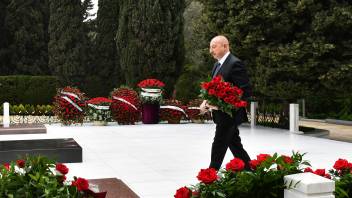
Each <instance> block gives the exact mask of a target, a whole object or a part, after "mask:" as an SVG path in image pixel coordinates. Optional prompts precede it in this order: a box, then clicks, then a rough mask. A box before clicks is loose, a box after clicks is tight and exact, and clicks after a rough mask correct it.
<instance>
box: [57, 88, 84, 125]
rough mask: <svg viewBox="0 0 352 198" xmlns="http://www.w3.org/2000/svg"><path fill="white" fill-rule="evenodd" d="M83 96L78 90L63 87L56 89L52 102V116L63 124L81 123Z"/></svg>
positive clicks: (82, 117) (82, 118)
mask: <svg viewBox="0 0 352 198" xmlns="http://www.w3.org/2000/svg"><path fill="white" fill-rule="evenodd" d="M85 99H86V97H85V95H84V93H82V92H81V91H80V90H79V89H76V88H72V87H64V88H62V89H58V91H57V94H56V96H55V97H54V102H53V105H54V107H53V112H54V115H55V116H57V118H58V119H59V120H60V121H61V122H62V123H63V124H64V125H70V124H75V123H81V124H82V123H83V120H84V107H85V106H86V103H85Z"/></svg>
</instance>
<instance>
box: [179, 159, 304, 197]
mask: <svg viewBox="0 0 352 198" xmlns="http://www.w3.org/2000/svg"><path fill="white" fill-rule="evenodd" d="M303 155H304V154H303ZM303 155H302V154H299V153H295V152H293V154H292V155H291V156H286V155H278V154H276V153H275V154H274V155H268V154H260V155H258V156H257V158H256V159H253V160H252V161H251V162H250V166H251V170H246V166H245V163H244V162H243V161H242V160H241V159H239V158H234V159H232V160H231V161H230V162H228V163H227V164H226V166H225V168H224V169H220V171H218V172H216V170H214V169H211V168H208V169H202V170H201V171H200V172H199V174H198V176H197V178H198V180H199V181H200V182H199V183H198V184H196V185H193V186H191V187H186V188H188V189H189V191H190V192H192V193H191V196H189V197H207V198H215V197H236V198H237V197H238V198H248V197H262V198H272V197H278V198H283V196H284V194H283V193H284V189H285V188H286V187H285V183H284V179H283V177H284V176H285V175H290V174H295V173H301V172H303V169H302V167H303V166H309V165H310V164H309V163H308V162H307V161H305V160H303ZM248 168H249V167H248ZM292 185H294V184H292ZM183 191H185V190H183ZM176 194H177V192H176ZM188 195H189V194H188Z"/></svg>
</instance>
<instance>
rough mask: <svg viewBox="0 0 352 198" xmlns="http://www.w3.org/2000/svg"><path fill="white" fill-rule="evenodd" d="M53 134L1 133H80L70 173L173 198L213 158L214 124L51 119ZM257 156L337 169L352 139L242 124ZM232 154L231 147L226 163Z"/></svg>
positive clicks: (144, 197) (152, 197)
mask: <svg viewBox="0 0 352 198" xmlns="http://www.w3.org/2000/svg"><path fill="white" fill-rule="evenodd" d="M46 126H47V134H32V135H29V134H23V135H1V136H0V140H21V139H49V138H74V139H75V140H76V141H77V142H78V143H79V144H80V145H81V146H82V148H83V163H70V164H67V166H68V167H69V169H70V171H69V174H68V179H70V180H72V177H73V176H80V177H84V178H87V179H95V178H111V177H116V178H119V179H121V180H122V181H124V182H125V183H126V184H127V185H128V186H129V187H130V188H131V189H132V190H133V191H134V192H136V193H137V194H138V195H139V196H140V197H141V198H171V197H173V195H174V193H175V192H176V190H177V189H178V188H180V187H182V186H185V185H191V184H196V183H197V179H196V175H197V174H198V172H199V170H200V169H201V168H206V167H207V166H208V165H209V161H210V149H211V143H212V139H213V137H214V130H215V125H214V124H210V123H208V124H190V123H187V124H174V125H172V124H156V125H142V124H139V125H127V126H122V125H116V124H111V125H110V126H105V127H104V126H103V127H97V126H91V125H89V124H87V125H84V126H71V127H64V126H61V125H59V124H56V125H46ZM240 132H241V138H242V142H243V145H244V147H245V148H246V150H247V151H248V153H249V155H250V156H251V158H255V157H256V155H258V154H260V153H268V154H273V153H275V152H278V153H279V154H286V155H290V154H291V152H292V151H293V150H294V151H300V152H301V153H305V152H306V153H307V154H306V156H305V159H307V160H309V161H310V162H311V164H312V165H313V167H314V168H327V169H331V167H332V166H333V164H334V162H335V161H336V160H337V159H338V158H345V159H348V160H350V161H351V160H352V155H351V151H352V143H346V142H340V141H334V140H329V139H324V138H316V137H309V136H303V135H298V134H292V133H290V132H289V131H287V130H280V129H273V128H264V127H257V128H255V129H251V128H249V127H248V126H247V127H246V126H243V127H241V128H240ZM231 159H232V156H231V153H230V152H227V155H226V158H225V160H224V163H223V165H225V164H226V163H227V162H228V161H230V160H231Z"/></svg>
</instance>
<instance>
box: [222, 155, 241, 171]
mask: <svg viewBox="0 0 352 198" xmlns="http://www.w3.org/2000/svg"><path fill="white" fill-rule="evenodd" d="M244 166H245V164H244V162H243V161H242V160H241V159H239V158H234V159H233V160H231V161H230V162H229V163H227V164H226V170H228V171H233V172H239V171H242V170H243V169H244Z"/></svg>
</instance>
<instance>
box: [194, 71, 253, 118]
mask: <svg viewBox="0 0 352 198" xmlns="http://www.w3.org/2000/svg"><path fill="white" fill-rule="evenodd" d="M201 88H202V89H201V90H200V96H201V97H202V98H203V99H204V100H207V101H208V103H209V104H210V105H214V106H217V107H218V108H219V110H221V111H223V112H225V113H227V114H229V115H230V116H232V110H233V109H238V108H241V107H246V106H247V102H246V101H243V100H241V97H242V94H243V91H242V90H241V89H240V88H238V87H236V86H233V85H232V84H231V83H229V82H224V81H223V80H222V77H221V76H216V77H215V78H213V79H212V80H211V81H210V82H203V83H201Z"/></svg>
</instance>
